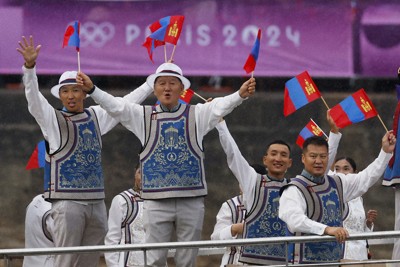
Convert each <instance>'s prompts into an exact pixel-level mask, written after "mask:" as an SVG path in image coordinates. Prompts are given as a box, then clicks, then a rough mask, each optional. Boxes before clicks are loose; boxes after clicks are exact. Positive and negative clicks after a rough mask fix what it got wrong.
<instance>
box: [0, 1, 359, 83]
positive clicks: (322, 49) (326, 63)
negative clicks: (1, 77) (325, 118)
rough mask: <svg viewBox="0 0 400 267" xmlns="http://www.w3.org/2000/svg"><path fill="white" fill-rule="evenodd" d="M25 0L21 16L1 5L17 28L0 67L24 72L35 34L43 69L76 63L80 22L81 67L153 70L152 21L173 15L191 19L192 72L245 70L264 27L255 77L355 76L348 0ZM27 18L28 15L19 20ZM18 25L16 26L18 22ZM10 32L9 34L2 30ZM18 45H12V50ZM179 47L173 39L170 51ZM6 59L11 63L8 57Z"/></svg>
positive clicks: (187, 66)
mask: <svg viewBox="0 0 400 267" xmlns="http://www.w3.org/2000/svg"><path fill="white" fill-rule="evenodd" d="M265 2H266V1H244V0H243V1H234V3H233V2H232V1H231V0H215V1H145V2H142V1H137V2H136V1H135V2H115V3H111V2H91V1H89V2H80V1H79V2H77V1H69V2H68V1H66V2H65V1H26V3H25V4H24V5H23V6H21V7H20V9H21V10H22V11H21V10H18V12H23V16H22V15H21V14H19V15H16V14H10V13H8V12H4V11H2V10H4V8H3V9H0V12H1V15H2V16H1V19H0V21H1V22H3V21H5V22H8V24H10V25H13V26H12V27H13V28H15V27H17V26H18V25H20V24H22V25H23V26H22V29H20V28H19V27H18V28H17V29H11V28H9V29H4V28H5V27H3V25H4V24H2V28H3V29H2V30H3V31H6V32H5V33H3V36H7V35H8V34H11V35H12V36H13V38H6V40H4V39H3V41H2V42H1V44H0V51H1V52H2V51H5V54H4V53H3V52H2V53H1V54H0V72H1V73H20V72H21V70H20V68H21V65H22V63H23V62H22V59H21V57H20V55H19V54H18V53H17V52H16V51H15V47H16V46H17V41H18V40H19V39H18V38H17V39H15V38H14V35H15V33H18V34H17V35H18V36H20V35H21V34H23V35H25V36H29V35H33V36H34V38H35V42H36V43H37V44H41V45H42V49H41V51H40V55H39V59H38V62H37V66H38V72H39V73H42V74H60V73H61V72H63V71H65V70H67V69H70V70H72V69H77V68H78V67H77V64H78V63H77V62H78V59H77V53H76V51H75V49H74V48H73V47H66V48H62V41H63V35H64V31H65V29H66V27H67V25H68V24H70V23H72V22H73V21H74V20H79V21H80V22H81V51H80V63H81V70H82V71H83V72H86V73H88V74H99V75H144V76H146V75H148V74H150V73H153V72H154V70H155V69H156V68H157V66H158V65H159V64H161V63H162V62H164V47H158V48H156V50H155V52H154V55H153V58H154V61H155V63H154V64H153V63H152V62H151V61H150V60H149V57H148V54H147V50H146V49H145V48H144V47H142V43H143V41H144V39H145V37H146V36H148V35H149V30H148V26H149V25H150V24H151V23H153V22H155V21H157V20H158V19H160V18H162V17H165V16H170V15H184V16H185V22H184V25H183V29H182V34H181V36H180V40H179V43H178V45H177V47H176V50H175V55H174V61H175V62H176V63H177V64H179V65H180V66H181V67H182V68H183V70H184V73H185V74H186V75H224V76H244V75H246V74H245V71H244V70H243V65H244V63H245V61H246V59H247V57H248V55H249V53H250V50H251V47H252V45H253V43H254V40H255V38H256V35H257V30H258V28H261V29H262V38H261V45H260V53H259V58H258V61H257V66H256V69H255V72H254V75H256V76H294V75H297V74H298V73H300V72H303V71H305V70H307V71H308V72H309V73H310V75H311V76H313V77H315V76H345V77H346V76H351V75H353V54H352V32H351V29H352V12H351V8H350V7H349V5H343V4H335V5H333V6H330V5H326V4H319V5H310V4H306V3H305V2H307V1H304V2H303V1H296V2H295V1H294V2H293V4H288V5H278V4H275V5H268V4H266V3H265ZM22 18H23V21H21V20H22ZM14 25H16V26H14ZM4 34H6V35H4ZM10 48H12V49H10ZM172 50H173V45H171V44H167V45H166V51H167V55H168V57H169V56H170V55H171V53H172ZM5 58H6V59H7V60H6V61H5V60H4V59H5Z"/></svg>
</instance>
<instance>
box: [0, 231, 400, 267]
mask: <svg viewBox="0 0 400 267" xmlns="http://www.w3.org/2000/svg"><path fill="white" fill-rule="evenodd" d="M399 237H400V231H382V232H371V233H363V234H353V235H350V237H349V238H348V240H350V241H351V240H360V239H368V240H383V239H389V240H390V241H389V242H371V241H369V242H370V244H388V243H392V242H393V240H394V238H399ZM335 240H336V239H335V237H332V236H315V235H312V236H296V237H267V238H249V239H233V240H203V241H191V242H165V243H146V244H124V245H112V246H105V245H101V246H80V247H58V248H19V249H0V259H1V258H2V259H3V260H4V261H5V262H6V266H7V267H10V266H11V260H12V259H13V258H20V257H22V256H34V255H56V254H68V253H90V252H117V251H133V250H141V251H143V257H144V262H145V264H146V262H147V257H146V251H148V250H154V249H169V250H170V255H171V254H173V251H174V250H176V249H182V248H186V249H187V248H199V254H198V255H199V256H200V255H215V254H223V253H224V250H223V249H221V248H224V247H232V246H243V245H265V244H278V243H279V244H282V243H283V244H285V245H286V248H287V246H288V244H289V243H307V242H327V241H335ZM171 250H172V251H171ZM286 251H287V250H286ZM362 263H363V264H374V263H385V264H388V263H389V264H392V263H400V260H370V261H363V262H362ZM354 264H360V262H359V261H358V262H341V263H340V265H354ZM337 265H338V263H319V264H301V265H300V264H290V263H289V262H288V257H287V256H286V263H285V264H282V265H275V266H337ZM389 266H390V265H389Z"/></svg>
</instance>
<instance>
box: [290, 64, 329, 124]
mask: <svg viewBox="0 0 400 267" xmlns="http://www.w3.org/2000/svg"><path fill="white" fill-rule="evenodd" d="M320 97H321V93H320V92H319V90H318V88H317V85H316V84H315V83H314V81H313V80H312V79H311V76H310V75H309V74H308V72H307V71H304V72H302V73H300V74H299V75H297V76H296V77H294V78H292V79H290V80H289V81H287V82H286V83H285V93H284V99H283V114H284V115H285V116H288V115H290V114H292V113H293V112H295V111H296V110H298V109H299V108H301V107H303V106H305V105H307V104H308V103H310V102H312V101H314V100H316V99H318V98H320Z"/></svg>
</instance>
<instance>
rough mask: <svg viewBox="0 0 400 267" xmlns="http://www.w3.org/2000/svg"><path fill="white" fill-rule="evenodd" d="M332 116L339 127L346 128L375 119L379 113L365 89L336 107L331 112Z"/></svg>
mask: <svg viewBox="0 0 400 267" xmlns="http://www.w3.org/2000/svg"><path fill="white" fill-rule="evenodd" d="M330 115H331V117H332V119H333V120H334V122H335V124H336V125H337V127H339V128H344V127H346V126H348V125H350V124H353V123H357V122H360V121H363V120H366V119H369V118H372V117H375V116H377V115H378V112H377V111H376V109H375V107H374V105H373V104H372V102H371V100H370V99H369V97H368V96H367V94H366V93H365V91H364V89H360V90H358V91H357V92H355V93H353V94H352V95H351V96H348V97H347V98H345V99H344V100H342V102H340V103H339V104H337V105H336V106H334V107H333V108H332V109H331V110H330Z"/></svg>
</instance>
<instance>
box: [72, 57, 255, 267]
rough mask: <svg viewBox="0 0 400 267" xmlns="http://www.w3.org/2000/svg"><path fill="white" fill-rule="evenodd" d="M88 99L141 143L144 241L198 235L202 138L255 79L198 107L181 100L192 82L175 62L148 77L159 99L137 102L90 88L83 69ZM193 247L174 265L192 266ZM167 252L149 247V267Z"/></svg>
mask: <svg viewBox="0 0 400 267" xmlns="http://www.w3.org/2000/svg"><path fill="white" fill-rule="evenodd" d="M77 81H78V84H81V85H83V88H86V89H84V90H86V91H87V92H89V90H90V91H91V96H92V98H93V99H94V100H95V101H96V102H97V103H99V104H100V105H101V106H102V107H103V108H104V109H105V110H107V112H109V113H110V114H111V115H112V116H113V117H114V118H115V119H117V120H118V121H120V122H121V123H122V124H123V125H124V126H125V127H126V128H127V129H128V130H130V131H132V132H133V133H134V134H135V135H136V136H137V137H138V138H139V140H140V142H141V144H142V151H141V153H140V164H141V171H142V198H143V199H144V200H145V201H144V225H145V232H146V243H156V242H169V241H172V240H174V239H173V236H172V235H173V233H174V232H175V233H176V240H177V241H195V240H199V239H200V234H201V230H202V227H203V219H204V218H203V217H204V196H206V195H207V185H206V179H205V174H204V164H203V158H204V154H203V146H202V144H203V137H204V136H205V135H206V134H207V133H208V132H209V131H210V130H212V129H213V128H214V126H215V125H216V124H217V123H218V121H219V120H220V118H221V117H223V116H225V115H227V114H229V113H230V112H231V111H232V110H233V109H234V108H235V107H236V106H238V105H240V104H241V103H242V102H243V100H244V99H245V98H247V97H249V96H251V95H253V94H254V92H255V85H256V82H255V79H254V78H251V79H249V80H247V81H246V82H244V83H243V85H242V86H241V87H240V89H239V90H238V91H237V92H235V93H233V94H231V95H228V96H225V97H219V98H215V99H214V100H213V101H211V102H207V103H204V104H197V105H185V104H180V103H179V97H180V95H181V94H182V92H184V90H185V89H188V88H189V87H190V82H189V80H188V79H187V78H185V77H184V76H183V75H182V70H181V69H180V68H179V67H178V66H177V65H175V64H173V63H164V64H162V65H161V66H160V67H159V68H158V69H157V71H156V73H155V74H152V75H150V76H149V77H147V83H148V84H149V86H150V87H152V88H154V94H155V95H156V97H157V99H158V100H159V102H160V105H157V106H144V107H143V106H140V105H137V104H133V103H132V102H129V101H126V100H125V99H122V98H117V97H113V96H112V95H110V94H108V93H106V92H104V91H102V90H100V89H98V88H97V87H94V88H95V89H94V90H91V88H92V87H93V83H92V82H91V80H90V79H89V77H88V76H86V75H85V74H83V73H79V74H78V78H77ZM196 256H197V250H196V249H180V250H177V252H176V255H175V263H176V265H177V266H180V267H185V266H195V260H196ZM166 257H167V250H150V251H149V253H148V258H147V259H148V262H147V263H148V265H149V266H165V264H166Z"/></svg>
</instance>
